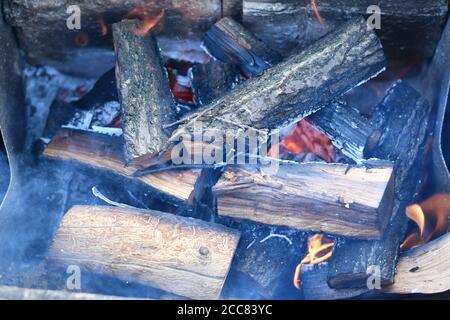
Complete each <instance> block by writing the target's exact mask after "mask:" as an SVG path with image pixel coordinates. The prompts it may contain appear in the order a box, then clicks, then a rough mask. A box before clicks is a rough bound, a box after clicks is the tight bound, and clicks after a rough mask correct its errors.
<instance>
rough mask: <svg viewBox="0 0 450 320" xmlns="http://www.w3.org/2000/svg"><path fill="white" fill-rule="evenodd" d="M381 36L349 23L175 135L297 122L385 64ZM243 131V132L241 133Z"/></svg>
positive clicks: (357, 22) (358, 22)
mask: <svg viewBox="0 0 450 320" xmlns="http://www.w3.org/2000/svg"><path fill="white" fill-rule="evenodd" d="M384 63H385V61H384V55H383V51H382V48H381V45H380V42H379V40H378V38H377V37H376V36H375V34H373V33H372V32H369V31H367V27H366V23H365V21H363V20H362V19H356V20H352V21H351V22H349V23H346V24H345V25H343V26H342V27H341V28H339V29H338V30H336V32H334V33H333V34H330V35H329V36H327V37H324V38H322V39H321V40H320V41H318V42H317V43H315V44H314V45H313V46H311V47H309V48H308V49H306V50H305V51H303V52H302V53H300V54H298V55H295V56H293V57H292V58H290V59H288V60H287V61H284V62H282V63H280V64H278V65H276V66H274V67H273V68H271V69H269V70H266V71H265V72H264V73H263V74H262V75H261V76H260V77H257V78H253V79H251V80H250V81H247V82H246V83H244V84H243V85H241V86H240V87H239V88H236V90H233V91H231V92H230V93H229V94H227V95H226V96H225V97H223V98H220V99H218V100H216V101H215V102H213V103H212V104H210V105H207V106H205V107H203V108H201V109H199V110H198V111H195V112H194V113H192V114H191V115H189V116H187V117H185V118H184V119H182V120H181V121H180V122H179V124H180V125H179V127H178V130H176V132H174V135H173V139H174V140H178V137H179V135H181V134H183V133H186V132H188V133H192V132H193V131H194V126H195V125H196V124H198V123H199V122H201V123H202V125H203V128H205V129H218V130H226V129H232V130H235V131H238V130H239V129H241V131H242V129H247V128H248V127H252V128H254V129H259V130H265V129H269V130H270V129H276V128H281V127H284V126H286V125H288V124H291V123H293V122H296V121H298V120H300V119H302V118H304V117H306V116H308V115H310V114H311V113H313V112H314V111H317V110H319V109H320V108H321V107H323V106H324V105H325V104H326V103H327V102H328V101H330V100H333V99H336V98H338V97H339V96H341V95H342V94H344V93H345V92H346V91H348V90H350V89H351V88H353V87H355V86H356V85H358V84H360V83H361V82H364V81H366V80H367V79H369V78H371V77H372V76H374V75H376V74H378V73H379V72H380V71H381V70H383V68H384ZM236 134H238V133H236Z"/></svg>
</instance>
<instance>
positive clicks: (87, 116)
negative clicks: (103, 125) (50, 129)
mask: <svg viewBox="0 0 450 320" xmlns="http://www.w3.org/2000/svg"><path fill="white" fill-rule="evenodd" d="M93 118H94V111H92V110H87V111H84V110H80V111H77V112H76V113H75V116H74V117H73V118H72V120H70V121H69V123H68V124H65V125H63V126H62V127H63V128H67V129H77V130H89V129H90V127H91V123H92V119H93Z"/></svg>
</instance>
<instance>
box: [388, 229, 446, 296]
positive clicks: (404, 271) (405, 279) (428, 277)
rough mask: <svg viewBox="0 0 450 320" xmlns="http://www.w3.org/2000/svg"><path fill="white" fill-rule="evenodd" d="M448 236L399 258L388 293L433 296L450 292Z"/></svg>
mask: <svg viewBox="0 0 450 320" xmlns="http://www.w3.org/2000/svg"><path fill="white" fill-rule="evenodd" d="M449 264H450V234H446V235H444V236H442V237H440V238H438V239H436V240H434V241H432V242H430V243H427V244H425V245H423V246H420V247H418V248H416V249H412V250H409V251H407V252H405V253H403V254H402V255H401V256H400V259H399V261H398V264H397V271H396V274H395V281H394V283H393V284H392V285H391V286H388V287H386V288H385V289H384V290H383V292H387V293H401V294H411V293H423V294H436V293H441V292H445V291H448V290H450V268H449Z"/></svg>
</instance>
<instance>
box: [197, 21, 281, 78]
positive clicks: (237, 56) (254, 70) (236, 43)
mask: <svg viewBox="0 0 450 320" xmlns="http://www.w3.org/2000/svg"><path fill="white" fill-rule="evenodd" d="M203 41H204V44H205V46H206V48H208V51H209V52H210V53H211V54H212V55H213V56H214V57H216V58H217V59H219V60H221V61H222V62H226V63H231V64H234V65H236V66H238V67H240V68H241V69H242V71H243V72H244V73H245V74H246V75H247V76H249V77H254V76H259V75H261V74H262V73H263V72H264V70H266V69H268V68H270V67H272V66H274V65H276V64H277V63H279V62H281V60H282V58H281V55H280V54H279V53H278V52H276V51H274V50H272V49H271V48H269V47H268V46H266V45H265V44H264V42H262V41H260V40H258V39H257V38H255V36H254V35H253V34H252V33H250V32H249V31H247V30H246V29H245V28H244V27H243V26H242V25H240V24H239V23H238V22H236V21H234V20H233V19H230V18H223V19H221V20H220V21H218V22H217V23H216V24H214V26H212V28H211V29H210V30H209V31H208V32H206V34H205V36H204V38H203Z"/></svg>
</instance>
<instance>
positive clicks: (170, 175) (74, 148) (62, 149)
mask: <svg viewBox="0 0 450 320" xmlns="http://www.w3.org/2000/svg"><path fill="white" fill-rule="evenodd" d="M122 144H123V141H122V140H121V139H120V138H118V137H111V136H107V135H102V134H96V133H90V132H83V131H76V130H63V131H61V132H60V133H59V134H58V135H56V136H55V137H54V139H53V140H52V142H51V143H50V144H49V145H48V146H47V148H46V149H45V151H44V155H45V156H48V157H54V158H60V159H64V160H73V161H77V162H79V163H82V164H86V165H89V166H93V167H97V168H101V169H106V170H110V171H112V172H114V173H116V174H120V175H123V176H127V177H130V176H131V175H132V174H133V173H134V172H135V171H136V170H137V168H136V167H133V166H126V165H125V161H124V158H123V152H122ZM199 175H200V170H179V171H165V172H156V173H152V174H148V175H143V176H140V177H136V179H138V180H139V181H142V182H143V183H145V184H147V185H149V186H151V187H153V188H154V189H156V190H159V191H161V192H163V193H165V194H168V195H170V196H173V197H175V198H176V199H180V200H183V201H185V200H187V199H189V196H190V195H191V193H192V191H193V190H194V186H195V182H196V181H197V178H198V177H199Z"/></svg>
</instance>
